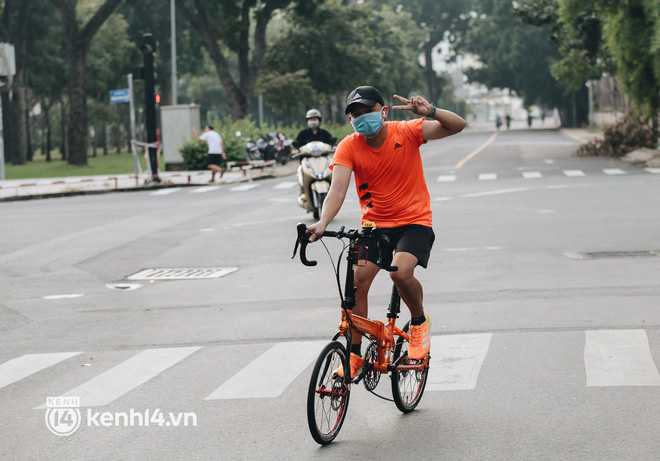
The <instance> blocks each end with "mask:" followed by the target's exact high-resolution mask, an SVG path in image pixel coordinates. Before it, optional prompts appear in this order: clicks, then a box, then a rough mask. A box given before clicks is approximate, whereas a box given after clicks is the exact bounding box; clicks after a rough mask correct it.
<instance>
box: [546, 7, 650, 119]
mask: <svg viewBox="0 0 660 461" xmlns="http://www.w3.org/2000/svg"><path fill="white" fill-rule="evenodd" d="M559 5H560V8H559V21H560V23H561V24H562V26H563V27H564V29H565V30H566V32H567V34H572V35H579V33H580V23H579V22H576V21H575V20H574V19H573V18H575V17H580V16H584V15H585V14H591V15H593V16H594V17H595V18H597V20H598V21H600V22H601V23H602V34H603V39H604V42H605V43H604V44H605V45H606V47H607V51H608V52H609V54H611V56H612V57H613V58H614V62H615V63H616V73H617V76H618V77H619V79H620V80H621V82H622V83H623V87H624V92H625V93H626V94H627V95H628V97H629V98H630V100H631V102H632V104H633V106H634V107H635V109H636V110H637V112H638V113H640V114H642V115H644V116H646V117H653V121H654V126H655V127H656V129H657V118H656V117H657V114H658V110H660V96H659V93H660V58H659V57H658V53H657V52H658V50H660V5H658V2H657V1H654V0H621V1H617V2H612V1H610V0H587V1H585V0H579V1H578V0H559Z"/></svg>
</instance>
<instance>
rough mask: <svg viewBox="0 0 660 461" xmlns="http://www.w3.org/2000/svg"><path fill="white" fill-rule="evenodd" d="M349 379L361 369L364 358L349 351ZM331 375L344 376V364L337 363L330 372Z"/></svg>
mask: <svg viewBox="0 0 660 461" xmlns="http://www.w3.org/2000/svg"><path fill="white" fill-rule="evenodd" d="M350 360H351V379H354V378H355V377H356V376H357V375H358V373H360V372H361V371H362V364H363V363H364V359H363V358H362V357H360V356H359V355H356V354H354V353H352V352H351V358H350ZM332 376H341V377H343V376H344V365H339V367H338V368H337V369H335V370H334V371H333V372H332Z"/></svg>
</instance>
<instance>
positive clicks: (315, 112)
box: [305, 109, 322, 120]
mask: <svg viewBox="0 0 660 461" xmlns="http://www.w3.org/2000/svg"><path fill="white" fill-rule="evenodd" d="M312 117H316V118H318V119H319V120H321V118H322V117H321V112H320V111H319V110H318V109H309V110H308V111H307V114H306V115H305V119H307V120H309V119H310V118H312Z"/></svg>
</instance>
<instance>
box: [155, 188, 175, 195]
mask: <svg viewBox="0 0 660 461" xmlns="http://www.w3.org/2000/svg"><path fill="white" fill-rule="evenodd" d="M180 190H181V188H180V187H171V188H169V189H159V190H157V191H154V192H152V193H150V194H149V195H170V194H173V193H175V192H179V191H180Z"/></svg>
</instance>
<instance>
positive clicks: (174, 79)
mask: <svg viewBox="0 0 660 461" xmlns="http://www.w3.org/2000/svg"><path fill="white" fill-rule="evenodd" d="M170 18H171V21H170V22H171V24H170V28H171V29H170V32H171V35H172V36H171V38H170V41H171V44H172V105H173V106H176V105H177V104H178V102H177V99H178V98H177V86H178V78H177V76H176V8H175V6H174V0H170Z"/></svg>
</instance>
